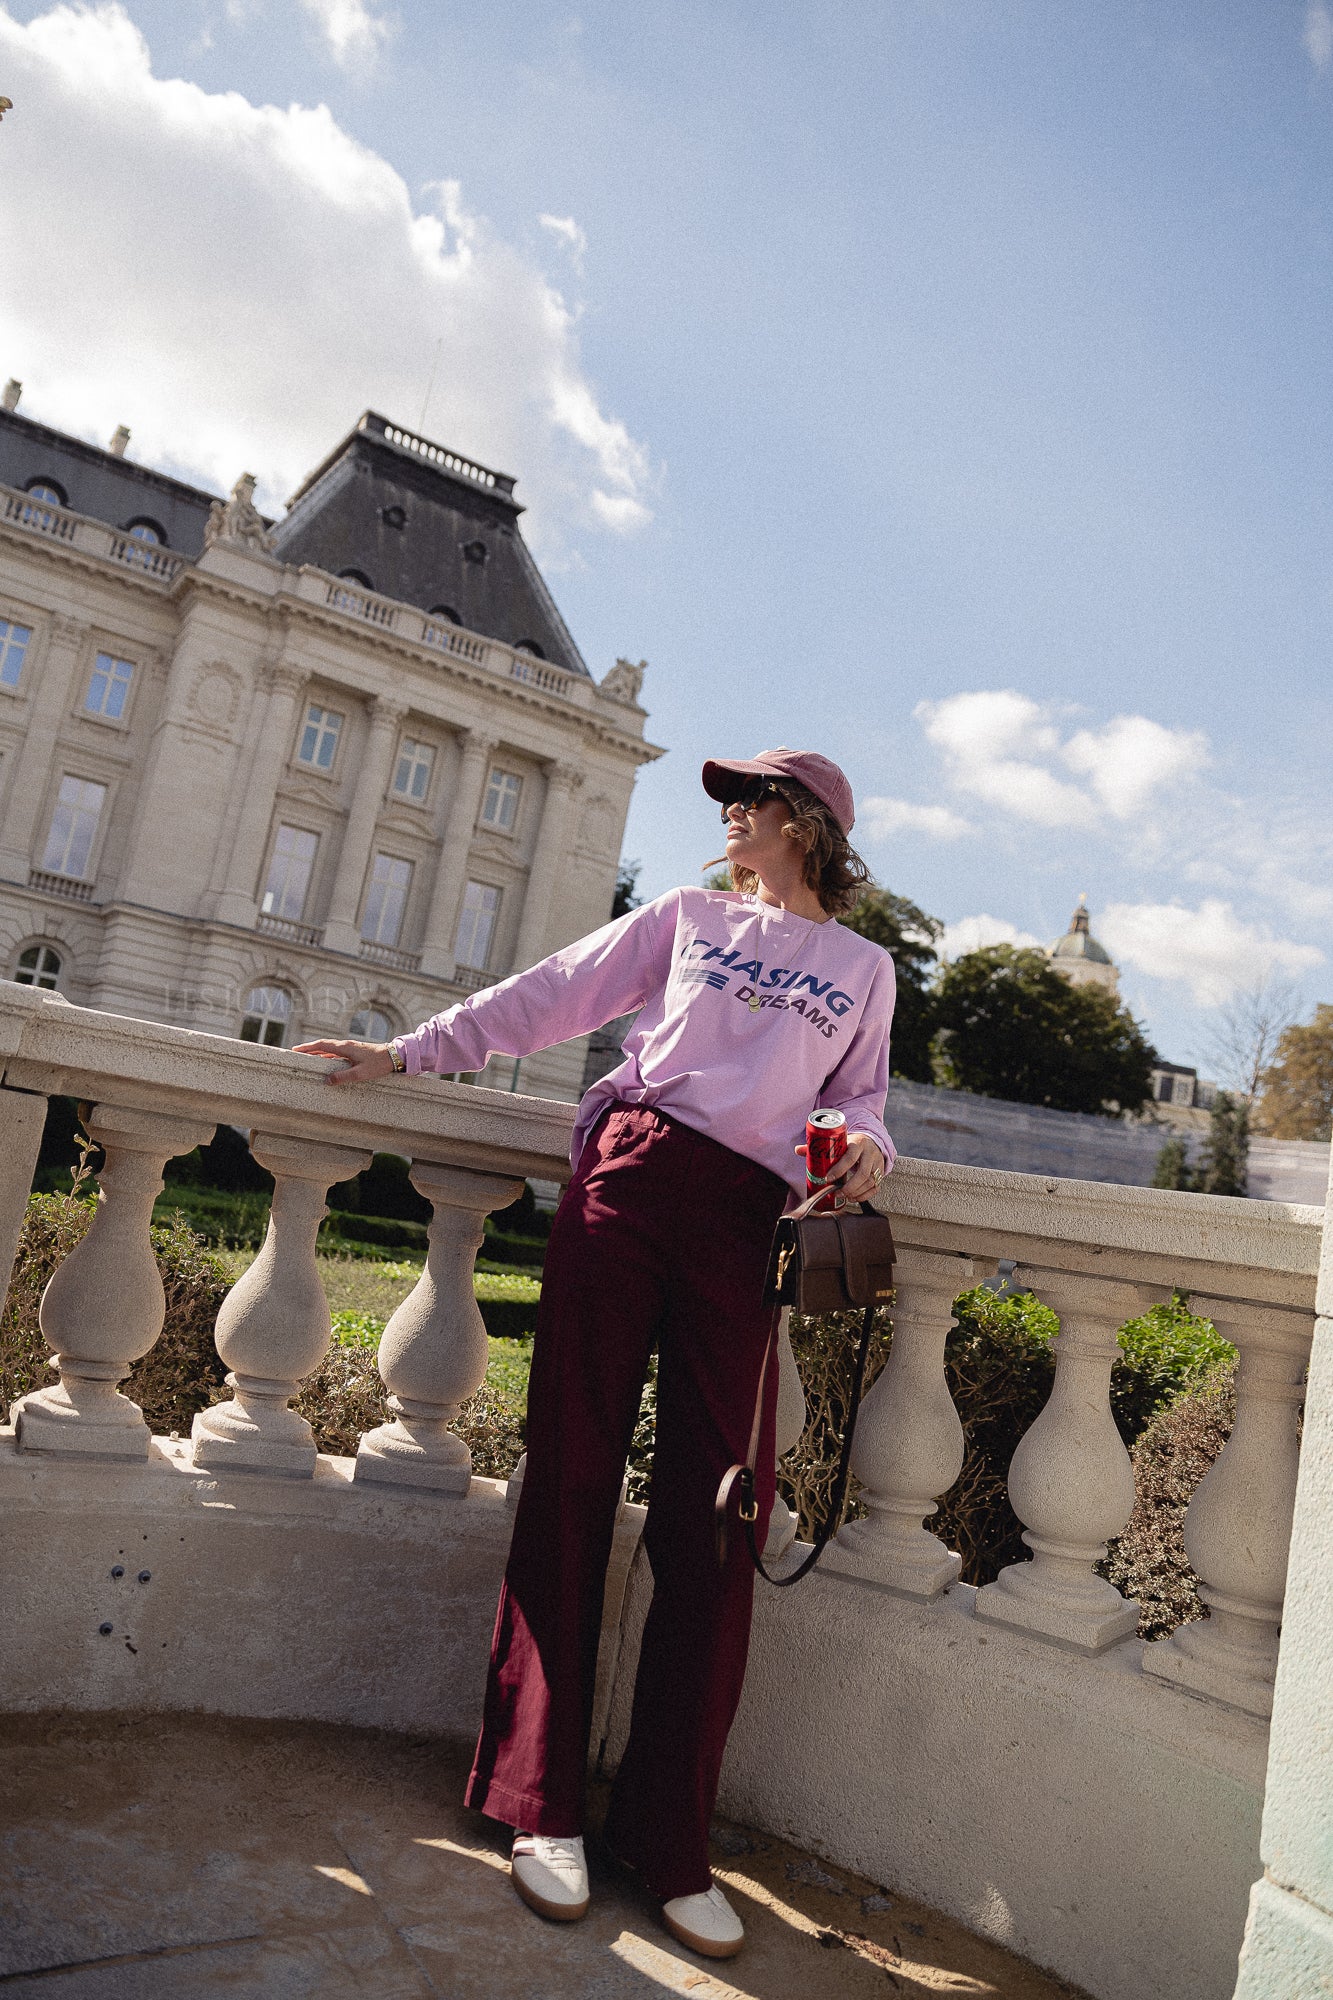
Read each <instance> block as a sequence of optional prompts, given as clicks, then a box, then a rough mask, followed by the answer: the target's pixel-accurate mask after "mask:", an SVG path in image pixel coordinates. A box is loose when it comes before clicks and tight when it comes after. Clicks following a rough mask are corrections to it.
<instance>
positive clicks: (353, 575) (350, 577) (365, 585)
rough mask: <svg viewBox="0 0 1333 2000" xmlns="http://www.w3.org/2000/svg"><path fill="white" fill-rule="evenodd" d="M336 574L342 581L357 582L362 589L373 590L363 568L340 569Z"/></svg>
mask: <svg viewBox="0 0 1333 2000" xmlns="http://www.w3.org/2000/svg"><path fill="white" fill-rule="evenodd" d="M338 575H339V576H340V577H341V578H342V580H343V582H344V583H359V584H360V585H361V588H362V589H363V590H373V589H374V588H375V586H374V584H373V583H372V582H371V580H370V578H369V577H368V576H367V575H366V573H365V571H364V570H363V569H340V570H339V571H338Z"/></svg>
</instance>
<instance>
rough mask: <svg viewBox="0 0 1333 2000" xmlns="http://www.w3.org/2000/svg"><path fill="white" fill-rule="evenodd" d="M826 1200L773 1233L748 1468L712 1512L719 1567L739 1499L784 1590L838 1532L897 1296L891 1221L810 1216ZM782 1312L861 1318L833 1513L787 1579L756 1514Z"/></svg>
mask: <svg viewBox="0 0 1333 2000" xmlns="http://www.w3.org/2000/svg"><path fill="white" fill-rule="evenodd" d="M823 1192H824V1191H823V1190H822V1189H821V1190H819V1191H818V1192H817V1193H815V1194H812V1195H811V1196H810V1198H809V1199H808V1200H807V1201H805V1202H803V1203H802V1204H801V1206H800V1207H799V1208H798V1209H795V1210H794V1211H793V1212H792V1214H791V1215H784V1216H782V1217H780V1219H779V1221H778V1225H777V1228H776V1229H775V1231H774V1232H773V1248H772V1250H771V1252H770V1253H769V1260H768V1275H767V1277H766V1278H765V1280H764V1304H765V1305H767V1306H771V1307H772V1308H773V1320H772V1325H771V1326H770V1328H769V1334H768V1345H767V1346H766V1347H765V1349H764V1361H763V1366H762V1367H761V1369H760V1371H759V1391H758V1394H757V1396H756V1398H755V1406H754V1422H753V1423H752V1424H751V1426H750V1448H749V1451H748V1452H747V1453H746V1459H745V1463H744V1465H733V1466H731V1467H730V1468H729V1470H728V1471H727V1472H726V1474H725V1475H724V1477H723V1479H722V1483H721V1485H720V1486H719V1487H718V1489H717V1499H716V1501H715V1502H714V1507H713V1519H714V1527H715V1530H716V1534H717V1559H718V1563H719V1565H721V1564H724V1563H725V1562H726V1559H727V1545H728V1540H729V1531H730V1507H731V1496H732V1494H733V1492H735V1493H736V1494H737V1495H738V1496H739V1497H738V1499H737V1503H736V1516H737V1519H738V1520H739V1521H740V1524H741V1526H742V1528H743V1529H744V1530H745V1540H746V1544H747V1546H748V1548H749V1551H750V1559H751V1561H752V1562H753V1563H754V1566H755V1568H756V1569H757V1570H758V1572H759V1574H760V1576H762V1577H763V1578H764V1579H765V1580H766V1581H767V1582H768V1583H771V1584H775V1585H776V1586H777V1587H778V1588H779V1589H785V1588H786V1587H787V1586H788V1585H789V1584H793V1583H799V1582H800V1580H801V1578H802V1577H803V1576H808V1575H809V1573H810V1571H811V1570H812V1569H813V1568H814V1566H815V1564H816V1563H817V1562H818V1561H819V1558H820V1557H821V1556H822V1555H823V1553H824V1550H825V1549H826V1548H827V1547H828V1544H829V1542H830V1541H831V1540H832V1538H833V1535H834V1533H835V1531H836V1529H837V1526H838V1522H839V1520H840V1518H841V1515H842V1508H843V1502H844V1500H845V1499H846V1497H847V1478H848V1472H849V1468H850V1465H851V1456H852V1438H853V1436H854V1434H855V1431H856V1415H857V1411H858V1410H859V1408H860V1406H861V1390H862V1387H863V1385H864V1382H865V1372H866V1359H867V1357H868V1355H869V1353H870V1336H871V1333H872V1331H873V1330H874V1324H875V1312H876V1309H877V1308H878V1307H879V1306H882V1305H885V1304H887V1302H888V1301H889V1300H890V1299H891V1298H892V1296H893V1265H894V1256H895V1253H894V1247H893V1230H892V1228H891V1227H890V1224H889V1220H888V1217H887V1216H884V1215H879V1214H878V1213H876V1211H875V1210H873V1209H861V1210H857V1209H853V1208H843V1209H838V1210H836V1211H833V1212H824V1213H820V1214H814V1213H812V1211H813V1209H814V1207H815V1204H816V1202H818V1201H819V1200H820V1199H821V1196H822V1194H823ZM784 1306H792V1307H794V1308H795V1310H796V1311H797V1312H802V1313H828V1312H852V1311H855V1309H856V1308H857V1307H858V1306H859V1307H860V1308H861V1309H862V1313H863V1317H862V1321H861V1339H860V1344H859V1346H858V1348H857V1355H856V1368H855V1371H854V1374H853V1378H852V1394H851V1401H850V1403H849V1405H848V1410H847V1428H846V1430H845V1432H844V1434H843V1440H842V1454H841V1457H840V1458H839V1460H838V1473H837V1478H836V1479H835V1480H834V1483H833V1498H832V1500H831V1501H830V1502H829V1510H828V1513H827V1515H826V1516H825V1518H824V1521H823V1524H822V1526H821V1527H820V1529H819V1532H818V1533H817V1534H816V1536H815V1539H814V1546H813V1547H812V1548H811V1549H810V1551H809V1553H808V1554H807V1555H806V1556H805V1557H803V1558H802V1560H801V1562H800V1563H799V1564H798V1565H797V1567H796V1568H795V1569H793V1570H789V1571H788V1572H787V1573H786V1574H785V1575H784V1576H772V1575H770V1573H769V1571H768V1570H767V1569H766V1568H765V1567H764V1559H763V1556H762V1555H761V1554H760V1552H759V1548H758V1546H757V1544H756V1541H755V1532H754V1530H755V1522H756V1520H757V1519H758V1514H759V1510H758V1504H757V1502H756V1500H755V1497H754V1467H755V1460H756V1458H757V1456H758V1453H759V1432H760V1427H761V1425H762V1422H763V1410H764V1389H765V1386H766V1384H767V1381H768V1371H769V1368H770V1366H771V1365H772V1363H773V1355H774V1349H775V1347H776V1345H777V1333H778V1319H779V1315H780V1314H781V1311H782V1308H783V1307H784Z"/></svg>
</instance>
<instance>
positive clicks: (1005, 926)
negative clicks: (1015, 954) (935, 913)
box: [939, 916, 1045, 958]
mask: <svg viewBox="0 0 1333 2000" xmlns="http://www.w3.org/2000/svg"><path fill="white" fill-rule="evenodd" d="M988 944H1012V945H1015V946H1017V947H1018V949H1019V950H1031V949H1035V950H1037V951H1041V950H1043V949H1044V948H1045V946H1044V941H1043V940H1042V939H1041V938H1039V937H1033V935H1032V932H1031V931H1022V930H1020V929H1019V928H1018V925H1017V924H1011V923H1010V922H1009V920H1008V919H1007V918H1006V917H987V916H975V917H959V919H958V921H957V923H953V924H946V925H945V926H944V935H943V937H942V938H941V939H940V943H939V954H940V957H941V958H961V957H962V956H963V954H964V952H968V951H980V950H982V948H983V947H984V946H986V945H988Z"/></svg>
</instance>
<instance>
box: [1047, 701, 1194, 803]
mask: <svg viewBox="0 0 1333 2000" xmlns="http://www.w3.org/2000/svg"><path fill="white" fill-rule="evenodd" d="M1060 755H1061V757H1062V758H1063V759H1064V761H1065V763H1066V764H1067V765H1068V766H1069V768H1070V770H1071V771H1078V772H1080V773H1082V774H1083V775H1085V776H1086V777H1087V779H1088V781H1089V783H1090V784H1091V786H1092V789H1093V791H1094V792H1095V793H1096V795H1097V797H1098V798H1099V799H1100V800H1101V802H1102V804H1103V805H1104V806H1105V807H1106V809H1107V811H1108V812H1109V813H1111V814H1112V816H1113V817H1114V818H1116V819H1132V818H1133V817H1134V815H1135V814H1136V813H1139V812H1141V811H1142V810H1143V808H1144V807H1145V806H1146V805H1147V803H1148V800H1149V798H1150V797H1151V795H1152V794H1153V792H1155V791H1157V790H1158V789H1159V787H1161V786H1164V785H1168V784H1170V783H1171V782H1172V781H1173V780H1174V779H1177V778H1184V777H1187V776H1188V775H1189V774H1190V773H1191V772H1194V771H1199V770H1202V769H1203V768H1204V766H1205V765H1206V764H1207V763H1208V761H1209V756H1208V738H1207V737H1206V736H1204V735H1203V734H1202V733H1201V732H1200V731H1198V730H1186V729H1165V728H1163V726H1162V724H1161V723H1160V722H1150V721H1149V719H1148V717H1147V716H1146V715H1118V716H1116V717H1115V719H1114V720H1113V721H1111V722H1108V723H1107V724H1106V725H1105V727H1104V728H1102V729H1097V730H1093V729H1080V730H1079V731H1078V732H1077V734H1076V735H1074V736H1071V737H1070V739H1069V741H1068V743H1066V744H1064V745H1063V746H1062V748H1061V751H1060Z"/></svg>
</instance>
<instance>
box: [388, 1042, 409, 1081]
mask: <svg viewBox="0 0 1333 2000" xmlns="http://www.w3.org/2000/svg"><path fill="white" fill-rule="evenodd" d="M389 1061H390V1062H391V1063H392V1064H393V1073H394V1075H395V1076H405V1075H406V1073H407V1057H406V1056H405V1055H404V1054H403V1052H402V1049H401V1048H400V1047H399V1046H398V1043H397V1041H396V1040H395V1041H392V1042H390V1044H389Z"/></svg>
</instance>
